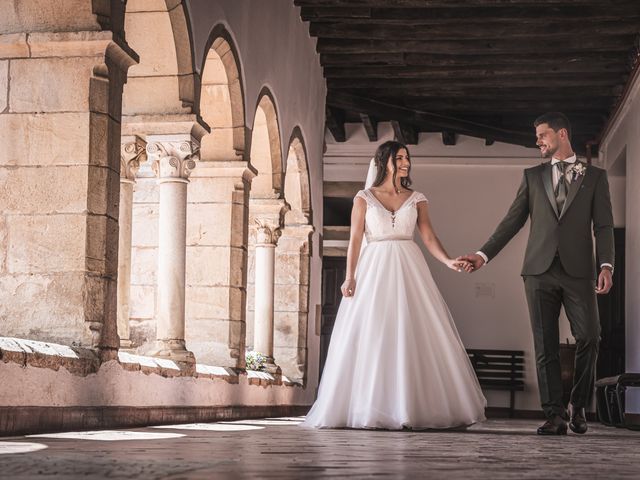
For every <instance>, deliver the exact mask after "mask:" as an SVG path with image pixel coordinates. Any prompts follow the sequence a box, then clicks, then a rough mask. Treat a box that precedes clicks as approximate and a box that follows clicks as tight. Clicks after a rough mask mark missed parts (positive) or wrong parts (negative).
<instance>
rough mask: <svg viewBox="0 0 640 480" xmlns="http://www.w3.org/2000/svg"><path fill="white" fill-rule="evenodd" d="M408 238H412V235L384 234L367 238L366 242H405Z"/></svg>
mask: <svg viewBox="0 0 640 480" xmlns="http://www.w3.org/2000/svg"><path fill="white" fill-rule="evenodd" d="M408 240H413V237H409V236H404V235H385V236H384V237H376V238H367V243H376V242H398V241H400V242H406V241H408Z"/></svg>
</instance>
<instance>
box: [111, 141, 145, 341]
mask: <svg viewBox="0 0 640 480" xmlns="http://www.w3.org/2000/svg"><path fill="white" fill-rule="evenodd" d="M121 142H122V143H121V149H120V212H119V216H118V226H119V235H118V293H117V297H118V336H119V337H120V348H131V339H130V338H129V299H130V294H131V227H132V214H133V187H134V185H135V183H136V180H135V179H136V174H137V172H138V169H139V168H140V162H144V161H146V159H147V153H146V142H145V141H144V140H142V139H141V138H140V137H137V136H126V137H122V140H121Z"/></svg>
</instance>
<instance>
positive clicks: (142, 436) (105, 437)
mask: <svg viewBox="0 0 640 480" xmlns="http://www.w3.org/2000/svg"><path fill="white" fill-rule="evenodd" d="M184 436H185V435H183V434H182V433H149V432H129V431H123V430H98V431H95V432H64V433H45V434H41V435H28V437H30V438H61V439H72V440H100V441H103V442H114V441H119V440H162V439H166V438H178V437H184Z"/></svg>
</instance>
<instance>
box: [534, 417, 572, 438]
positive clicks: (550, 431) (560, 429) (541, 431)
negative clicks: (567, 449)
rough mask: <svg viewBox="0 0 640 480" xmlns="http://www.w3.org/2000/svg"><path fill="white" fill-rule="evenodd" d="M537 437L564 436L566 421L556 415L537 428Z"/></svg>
mask: <svg viewBox="0 0 640 480" xmlns="http://www.w3.org/2000/svg"><path fill="white" fill-rule="evenodd" d="M537 433H538V435H566V434H567V421H566V420H565V419H564V418H562V417H561V416H560V415H556V416H555V417H553V418H550V419H549V420H547V421H546V422H544V423H543V424H542V425H541V426H539V427H538V432H537Z"/></svg>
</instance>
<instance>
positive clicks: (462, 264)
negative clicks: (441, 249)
mask: <svg viewBox="0 0 640 480" xmlns="http://www.w3.org/2000/svg"><path fill="white" fill-rule="evenodd" d="M444 263H445V265H446V266H447V267H449V268H450V269H451V270H455V271H456V272H462V271H463V270H464V271H465V272H467V273H471V272H473V264H472V263H471V262H469V261H468V260H465V259H464V258H463V257H458V258H450V259H448V260H447V261H446V262H444Z"/></svg>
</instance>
